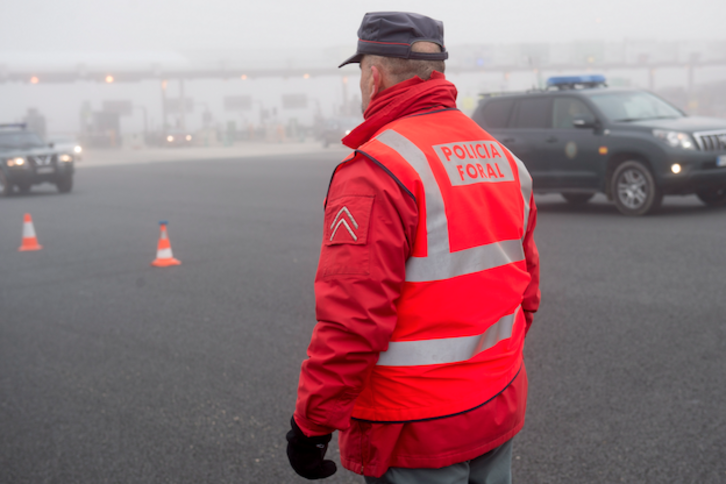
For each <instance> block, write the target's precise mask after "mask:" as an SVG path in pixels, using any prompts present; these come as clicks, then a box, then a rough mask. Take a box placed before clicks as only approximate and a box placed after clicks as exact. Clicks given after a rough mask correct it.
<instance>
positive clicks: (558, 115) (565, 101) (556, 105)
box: [552, 97, 595, 129]
mask: <svg viewBox="0 0 726 484" xmlns="http://www.w3.org/2000/svg"><path fill="white" fill-rule="evenodd" d="M594 118H595V115H594V114H593V113H592V111H591V110H590V108H588V107H587V105H586V104H585V103H584V102H582V101H580V100H579V99H576V98H574V97H557V98H555V99H554V102H553V104H552V126H553V127H555V128H557V129H574V128H575V125H574V124H572V122H573V121H574V120H576V119H594Z"/></svg>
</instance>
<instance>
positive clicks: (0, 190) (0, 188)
mask: <svg viewBox="0 0 726 484" xmlns="http://www.w3.org/2000/svg"><path fill="white" fill-rule="evenodd" d="M12 194H13V184H12V183H10V182H9V181H8V178H7V176H5V173H4V172H3V171H2V170H0V197H9V196H10V195H12Z"/></svg>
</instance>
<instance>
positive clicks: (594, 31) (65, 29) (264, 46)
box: [0, 0, 726, 147]
mask: <svg viewBox="0 0 726 484" xmlns="http://www.w3.org/2000/svg"><path fill="white" fill-rule="evenodd" d="M376 10H405V11H416V12H419V13H423V14H427V15H430V16H432V17H434V18H437V19H440V20H442V21H443V22H444V25H445V37H446V43H447V48H448V49H449V50H450V59H449V61H448V64H447V69H448V72H447V76H448V77H449V78H450V79H451V80H452V81H453V82H455V83H456V84H457V87H458V88H459V107H460V108H461V109H462V110H464V111H465V112H471V110H473V108H474V107H475V105H476V102H477V98H478V95H479V94H480V93H481V92H488V91H510V90H521V89H528V88H532V87H541V86H542V85H543V82H544V79H546V78H547V77H548V76H550V75H556V74H578V73H603V74H605V75H606V76H607V77H608V79H609V80H610V84H611V85H619V86H631V87H638V88H645V89H650V90H653V91H656V92H657V93H659V94H661V95H663V96H664V97H666V98H668V99H669V100H670V101H671V102H673V103H675V104H677V105H679V107H681V108H683V109H685V110H687V111H689V112H692V113H694V114H706V115H713V116H719V117H726V99H724V98H723V97H720V96H723V95H722V94H721V95H720V94H719V93H723V92H724V88H723V87H724V85H726V84H724V82H726V31H725V30H724V29H723V25H722V24H723V20H722V19H723V18H724V14H726V2H714V1H707V0H694V1H691V2H689V3H688V4H683V3H680V2H678V3H676V2H656V1H645V0H635V1H626V0H611V1H610V2H607V3H601V4H595V3H593V2H582V1H574V0H553V1H550V2H541V1H519V2H501V3H493V2H479V1H476V2H474V1H460V2H434V1H427V0H422V1H417V2H412V1H398V2H396V1H369V2H363V3H355V4H354V3H349V2H340V1H332V0H312V1H307V2H293V1H276V2H244V1H234V2H233V1H222V0H209V1H204V2H201V1H189V0H177V1H170V0H150V1H140V0H126V1H115V2H97V1H90V0H56V1H39V0H26V1H24V2H2V4H1V5H0V16H1V17H2V18H3V19H4V22H3V28H2V29H0V123H4V122H14V121H22V120H25V119H28V118H29V117H30V118H33V119H40V118H42V120H43V121H44V123H45V131H46V135H47V136H51V135H53V134H64V135H69V136H74V137H78V138H83V137H84V135H87V134H88V133H89V132H91V131H96V132H98V131H104V130H106V131H107V129H106V128H108V127H107V126H106V128H103V127H102V126H99V123H100V122H101V121H99V119H98V115H96V114H94V113H103V112H111V111H114V108H113V106H117V107H118V106H119V102H121V103H122V105H123V106H124V108H123V109H121V111H118V109H116V111H118V112H116V113H115V114H116V115H117V117H118V120H117V122H116V124H114V123H112V124H114V126H113V127H114V129H115V130H116V131H117V133H116V134H115V135H114V138H113V140H111V142H99V143H98V144H99V146H100V145H110V146H115V147H119V146H122V145H124V144H125V143H127V142H128V141H127V138H129V137H133V136H135V135H140V134H141V133H142V132H144V131H145V132H146V134H147V136H148V134H149V133H163V132H165V131H168V130H174V129H183V130H186V131H189V132H199V131H200V130H205V129H206V130H211V131H214V132H215V133H216V139H217V141H219V139H221V138H222V137H223V135H222V133H231V134H230V136H231V137H232V138H234V139H233V140H232V141H233V142H236V141H243V140H244V139H245V138H246V137H249V135H250V133H253V132H255V133H257V135H256V136H257V137H260V136H264V137H265V138H266V139H269V133H268V134H265V135H261V134H260V133H263V132H269V130H270V129H272V130H274V131H280V130H281V129H284V130H285V133H286V134H287V135H288V136H287V138H286V139H290V138H294V139H297V138H304V137H305V136H308V135H310V133H311V129H312V127H314V125H315V124H316V123H320V122H321V120H323V119H327V118H332V117H352V116H359V115H360V114H359V109H358V104H359V101H358V98H357V81H358V71H357V67H356V66H347V67H346V68H344V69H342V70H341V71H340V72H339V71H337V70H336V66H337V64H338V63H339V62H340V61H341V60H343V59H344V58H346V57H347V56H348V55H350V54H352V53H353V52H354V50H355V44H356V38H357V36H356V31H357V29H358V26H359V24H360V20H361V18H362V16H363V14H364V13H365V12H367V11H376ZM689 66H691V67H690V68H689ZM204 72H206V74H200V73H204ZM129 73H135V74H134V76H131V74H129ZM182 79H183V81H182ZM714 93H715V94H714ZM182 96H183V97H184V98H186V99H187V101H186V106H187V107H186V111H184V110H182V109H181V105H182V103H181V102H179V99H180V98H181V97H182ZM284 96H287V97H286V98H283V97H284ZM234 99H236V100H237V103H238V104H237V105H235V106H232V105H231V104H230V103H233V102H234ZM114 103H115V104H114ZM239 103H241V104H239ZM30 109H32V110H35V111H33V113H34V114H31V115H30V116H29V114H28V113H29V110H30ZM94 116H95V117H94ZM101 124H103V123H101ZM291 126H292V127H293V128H292V129H291ZM281 127H282V128H281ZM245 132H246V133H247V134H244V133H245ZM86 138H87V136H86ZM208 139H209V138H207V140H208ZM107 141H108V140H107ZM135 142H136V143H139V140H138V136H137V140H136V141H135ZM141 144H144V143H141Z"/></svg>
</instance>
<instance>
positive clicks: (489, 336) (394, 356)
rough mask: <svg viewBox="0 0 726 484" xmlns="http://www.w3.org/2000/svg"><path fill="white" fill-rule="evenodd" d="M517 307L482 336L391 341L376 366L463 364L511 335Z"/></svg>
mask: <svg viewBox="0 0 726 484" xmlns="http://www.w3.org/2000/svg"><path fill="white" fill-rule="evenodd" d="M517 313H519V307H518V308H517V309H516V310H515V311H514V312H513V313H512V314H508V315H507V316H504V317H502V318H501V319H500V320H499V321H497V322H496V323H494V324H493V325H491V326H490V327H489V328H488V329H487V330H486V331H485V332H484V333H483V334H480V335H476V336H464V337H461V338H441V339H427V340H421V341H393V342H391V343H388V350H387V351H383V352H381V354H380V356H379V357H378V365H379V366H418V365H439V364H442V363H456V362H458V361H466V360H469V359H471V358H473V357H474V356H476V355H478V354H479V353H481V352H482V351H485V350H488V349H489V348H492V347H493V346H494V345H496V344H497V343H499V342H500V341H502V340H505V339H507V338H510V337H511V336H512V328H513V327H514V320H515V318H516V316H517Z"/></svg>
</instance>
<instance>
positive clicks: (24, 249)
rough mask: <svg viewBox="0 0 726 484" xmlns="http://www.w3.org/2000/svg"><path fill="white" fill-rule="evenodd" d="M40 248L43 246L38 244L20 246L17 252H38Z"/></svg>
mask: <svg viewBox="0 0 726 484" xmlns="http://www.w3.org/2000/svg"><path fill="white" fill-rule="evenodd" d="M42 248H43V246H42V245H40V244H35V245H21V246H20V247H19V248H18V252H27V251H29V250H40V249H42Z"/></svg>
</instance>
